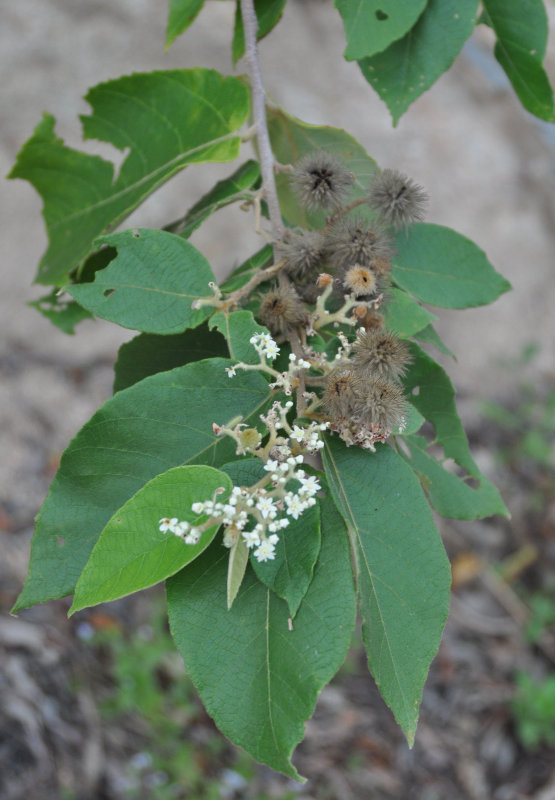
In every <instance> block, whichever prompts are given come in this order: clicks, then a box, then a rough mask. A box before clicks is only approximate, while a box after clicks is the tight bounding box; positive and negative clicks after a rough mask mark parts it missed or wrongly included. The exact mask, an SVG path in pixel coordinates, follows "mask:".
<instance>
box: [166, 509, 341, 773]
mask: <svg viewBox="0 0 555 800" xmlns="http://www.w3.org/2000/svg"><path fill="white" fill-rule="evenodd" d="M226 562H227V554H226V553H225V552H224V553H222V552H221V548H218V547H217V546H216V545H215V544H214V545H212V547H211V548H210V549H209V550H207V551H206V553H203V555H202V556H200V557H199V558H198V559H196V560H195V561H194V562H193V563H192V564H190V565H189V566H188V567H187V568H186V569H184V570H182V571H181V572H180V573H179V574H178V575H175V576H174V577H173V578H170V579H169V580H168V582H167V588H168V610H169V618H170V627H171V631H172V634H173V637H174V639H175V642H176V644H177V647H178V648H179V650H180V652H181V654H182V656H183V658H184V660H185V665H186V667H187V672H188V674H189V675H190V677H191V678H192V680H193V682H194V683H195V685H196V687H197V689H198V691H199V694H200V696H201V698H202V700H203V702H204V704H205V706H206V709H207V711H208V713H209V714H210V715H211V716H213V717H214V721H215V722H216V724H217V725H218V727H219V728H220V729H221V730H222V731H223V733H225V735H226V736H229V738H230V739H231V740H232V741H233V742H235V743H236V744H238V745H240V746H241V747H244V748H245V750H247V751H248V752H249V753H250V754H251V755H252V756H253V757H254V758H256V759H257V760H258V761H261V762H263V763H264V764H268V765H269V766H270V767H272V768H273V769H276V770H280V771H281V772H284V773H285V774H286V775H289V776H290V777H292V778H295V779H298V778H299V776H298V773H297V771H296V769H295V768H294V767H293V766H292V765H291V763H290V760H289V759H290V756H291V753H292V751H293V748H294V747H295V745H296V744H297V743H298V742H299V741H300V740H301V739H302V737H303V734H304V721H305V720H306V719H308V717H310V715H311V714H312V712H313V710H314V706H315V704H316V698H317V696H318V693H319V691H320V690H321V688H322V687H323V686H324V685H325V684H326V683H327V682H328V681H329V680H330V679H331V678H332V677H333V675H334V674H335V672H336V671H337V669H338V668H339V666H340V665H341V663H342V662H343V659H344V658H345V654H346V652H347V648H348V646H349V640H350V636H351V631H352V629H353V626H354V621H355V604H354V590H353V579H352V571H351V565H350V558H349V543H348V538H347V535H346V531H345V526H344V524H343V521H342V520H341V517H340V516H339V514H338V513H337V510H336V509H335V508H334V506H333V503H332V502H331V501H330V500H329V498H324V500H323V501H322V548H321V551H320V557H319V559H318V562H317V564H316V568H315V570H314V579H313V581H312V583H311V584H310V587H309V589H308V592H307V593H306V595H305V598H304V601H303V603H302V605H301V607H300V609H299V613H298V614H297V616H296V618H295V622H294V625H293V630H290V628H289V625H288V617H289V611H288V609H287V605H286V604H285V603H284V601H283V600H281V599H280V598H279V597H276V595H275V594H274V593H273V592H271V591H270V590H269V589H268V588H267V587H265V586H263V585H262V584H261V583H260V581H258V579H257V578H256V577H255V576H254V574H253V572H252V570H251V569H247V574H246V575H245V579H244V581H243V584H242V586H241V589H240V591H239V593H238V595H237V597H236V599H235V602H234V603H233V606H232V608H231V609H230V610H229V611H228V609H227V600H226V571H227V563H226Z"/></svg>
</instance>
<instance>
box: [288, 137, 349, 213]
mask: <svg viewBox="0 0 555 800" xmlns="http://www.w3.org/2000/svg"><path fill="white" fill-rule="evenodd" d="M353 180H354V175H353V173H352V172H349V171H348V170H347V169H346V168H345V167H344V166H343V164H342V163H341V162H340V161H339V159H337V158H336V157H335V156H333V155H331V154H330V153H326V152H325V150H317V151H316V152H313V153H308V154H307V155H305V156H303V157H302V158H301V159H300V160H299V161H297V163H296V164H295V165H294V167H293V173H292V175H291V186H292V188H293V191H294V192H295V194H296V195H297V198H298V200H299V202H300V203H301V204H302V205H303V206H304V207H305V208H307V209H308V210H309V211H315V210H317V209H320V208H321V209H324V210H325V211H328V210H335V209H336V208H339V207H340V206H341V205H342V203H343V202H344V200H345V198H346V197H347V195H348V193H349V187H350V186H351V184H352V182H353Z"/></svg>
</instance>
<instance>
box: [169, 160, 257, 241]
mask: <svg viewBox="0 0 555 800" xmlns="http://www.w3.org/2000/svg"><path fill="white" fill-rule="evenodd" d="M259 178H260V167H259V166H258V162H257V161H247V162H246V163H245V164H242V165H241V166H240V167H239V168H238V169H236V170H235V172H234V173H233V175H230V176H229V178H224V180H222V181H218V183H217V184H216V185H215V186H214V188H213V189H211V190H210V191H209V192H208V193H207V194H205V195H204V197H201V198H200V200H199V201H198V203H195V205H194V206H193V207H192V208H190V209H189V211H187V213H186V214H185V216H184V217H183V218H182V219H179V220H177V222H172V223H171V225H166V227H165V228H164V230H166V231H169V232H170V233H176V234H178V235H179V236H183V238H184V239H188V238H189V236H190V235H191V234H192V233H193V231H196V229H197V228H198V227H199V226H200V225H201V223H203V222H204V220H205V219H207V218H208V217H209V216H210V215H211V214H213V213H214V212H215V211H218V210H219V209H220V208H224V207H225V206H228V205H230V204H231V203H236V202H238V201H239V200H245V199H249V198H250V197H251V194H250V193H249V192H247V189H250V188H251V187H252V186H254V185H255V184H256V183H257V182H258V180H259Z"/></svg>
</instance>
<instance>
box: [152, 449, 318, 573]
mask: <svg viewBox="0 0 555 800" xmlns="http://www.w3.org/2000/svg"><path fill="white" fill-rule="evenodd" d="M303 461H304V457H303V456H302V455H297V456H289V457H288V458H287V459H286V461H278V460H276V459H268V461H267V462H266V463H265V464H264V472H265V473H266V474H265V475H264V477H263V478H261V480H260V481H258V483H256V484H255V485H254V486H248V487H246V486H234V487H233V489H232V490H231V494H230V495H229V497H228V498H227V500H226V501H224V502H221V501H217V500H216V498H215V497H212V498H211V499H210V500H204V501H196V502H194V503H193V504H192V506H191V511H192V512H193V514H196V515H205V516H208V519H206V521H205V522H203V523H197V524H196V525H194V526H192V525H191V524H190V523H188V522H184V521H179V520H178V518H177V517H172V518H169V517H164V518H163V519H161V520H160V523H159V530H160V531H162V532H163V533H166V532H170V533H174V534H175V535H176V536H179V537H180V538H181V539H182V540H183V541H184V542H185V543H186V544H197V543H198V541H199V539H200V536H201V534H202V532H203V531H204V530H206V529H207V528H209V527H211V526H213V525H223V526H224V537H223V543H224V545H225V546H226V547H229V548H231V547H233V546H234V545H235V544H236V543H237V541H238V540H239V538H240V537H242V539H243V540H244V541H245V543H246V545H247V547H248V548H249V550H250V549H253V552H254V557H255V558H256V560H257V561H271V560H273V559H274V558H275V550H276V545H277V543H278V541H279V536H278V533H279V531H281V530H284V529H285V528H287V527H288V525H289V524H290V518H291V519H294V520H297V519H299V517H300V516H301V514H302V513H303V511H306V509H308V508H311V507H312V506H313V505H315V503H316V499H315V496H316V494H317V493H318V492H319V491H320V488H321V487H320V484H319V483H318V480H317V479H316V478H315V477H314V476H313V475H307V474H306V472H305V471H304V470H303V469H300V465H301V464H302V463H303ZM292 482H295V483H296V488H294V489H292V488H289V487H290V485H291V483H292Z"/></svg>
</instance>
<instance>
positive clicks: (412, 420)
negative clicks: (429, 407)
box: [398, 402, 425, 436]
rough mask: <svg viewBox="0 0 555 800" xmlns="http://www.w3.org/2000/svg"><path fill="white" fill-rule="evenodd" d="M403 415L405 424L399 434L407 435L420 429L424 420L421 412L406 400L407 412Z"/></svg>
mask: <svg viewBox="0 0 555 800" xmlns="http://www.w3.org/2000/svg"><path fill="white" fill-rule="evenodd" d="M404 416H405V422H406V426H405V429H404V430H403V433H402V434H398V435H401V436H408V435H409V434H411V433H416V432H417V431H419V430H420V428H421V427H422V425H423V424H424V422H425V419H424V417H423V416H422V414H421V413H420V412H419V411H417V410H416V408H415V407H414V406H413V404H412V403H409V402H407V413H406V414H405V415H404Z"/></svg>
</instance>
